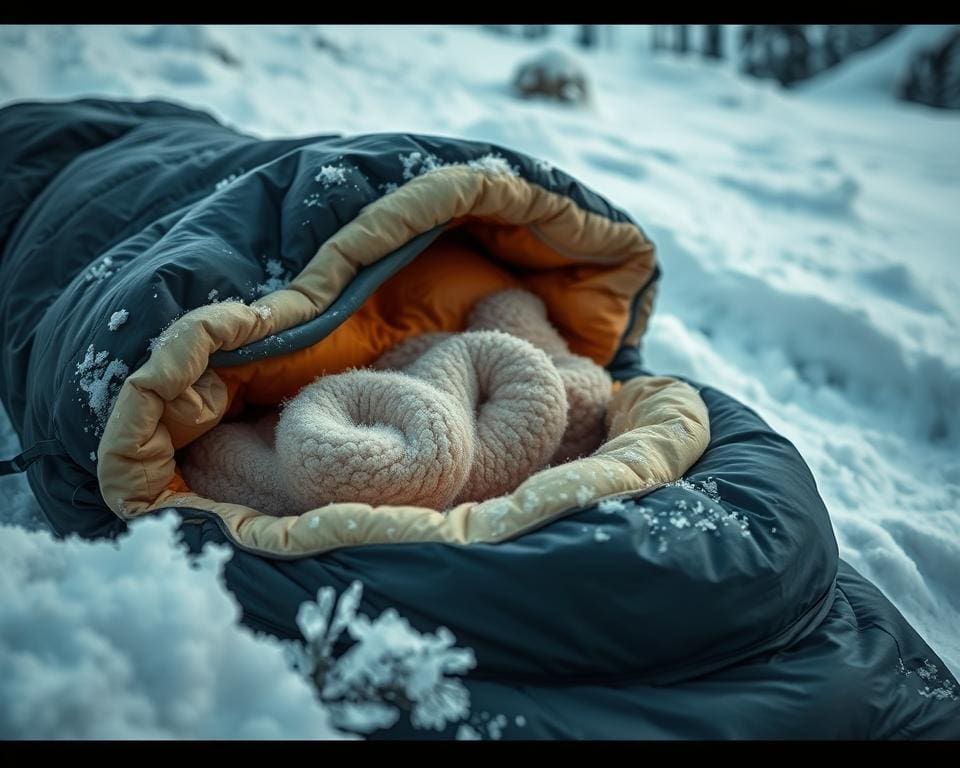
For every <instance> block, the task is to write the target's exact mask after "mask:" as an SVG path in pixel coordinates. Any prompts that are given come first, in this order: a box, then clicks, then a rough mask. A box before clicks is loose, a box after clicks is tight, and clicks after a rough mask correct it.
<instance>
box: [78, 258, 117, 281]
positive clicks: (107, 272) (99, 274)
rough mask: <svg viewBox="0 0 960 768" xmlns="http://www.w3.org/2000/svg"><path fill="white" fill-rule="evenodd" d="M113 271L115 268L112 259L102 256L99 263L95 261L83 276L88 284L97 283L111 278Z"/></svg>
mask: <svg viewBox="0 0 960 768" xmlns="http://www.w3.org/2000/svg"><path fill="white" fill-rule="evenodd" d="M115 271H116V268H115V267H114V265H113V258H112V257H110V256H104V257H103V258H102V259H100V260H99V261H95V262H94V263H93V264H91V265H90V267H89V268H88V269H87V271H86V272H84V275H83V276H84V279H85V280H86V281H87V282H88V283H99V282H101V281H103V280H106V279H107V278H109V277H112V276H113V273H114V272H115Z"/></svg>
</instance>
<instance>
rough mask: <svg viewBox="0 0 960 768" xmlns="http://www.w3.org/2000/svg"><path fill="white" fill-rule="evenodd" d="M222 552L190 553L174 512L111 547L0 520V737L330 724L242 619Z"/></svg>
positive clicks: (331, 732)
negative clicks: (225, 577)
mask: <svg viewBox="0 0 960 768" xmlns="http://www.w3.org/2000/svg"><path fill="white" fill-rule="evenodd" d="M227 556H228V555H227V550H226V549H225V548H217V547H208V548H207V549H206V550H205V551H204V553H203V554H202V555H201V556H200V557H197V558H193V559H191V558H188V557H187V555H186V554H185V553H184V551H182V549H181V546H180V545H178V544H177V534H176V526H175V517H174V516H173V515H167V516H164V517H153V518H148V519H145V520H143V521H140V522H137V523H134V524H133V525H132V526H131V528H130V532H129V534H128V535H126V536H124V537H123V539H122V540H121V541H120V546H117V545H116V544H114V543H111V542H98V543H91V542H88V541H83V540H80V539H77V538H75V537H74V538H69V539H66V540H64V541H57V540H55V539H54V538H53V537H52V536H51V535H50V534H49V533H46V532H34V533H30V532H28V531H25V530H22V529H21V528H17V527H4V528H2V529H0V560H2V562H3V564H4V565H3V569H2V570H0V594H2V595H3V599H2V600H0V701H2V702H3V706H0V738H4V739H11V738H19V739H23V738H27V739H50V738H57V739H170V738H193V739H225V738H238V737H240V738H249V739H274V738H296V739H315V738H324V737H327V738H329V737H336V736H339V735H340V734H339V732H338V731H337V730H336V729H335V728H334V727H333V726H332V725H331V723H330V718H329V715H328V713H327V712H326V711H325V710H324V708H323V707H322V706H321V705H320V704H319V703H318V702H317V701H316V699H315V694H314V691H313V689H312V688H311V686H310V685H309V684H308V683H307V681H305V680H304V679H303V678H302V677H301V676H300V675H299V674H297V673H296V672H295V671H293V670H291V669H290V668H289V666H288V665H287V662H286V657H285V655H284V653H283V649H282V647H281V644H280V643H279V642H278V641H276V640H274V639H272V638H268V637H266V636H255V635H254V634H253V633H252V632H251V631H249V630H247V629H244V628H242V627H240V626H239V625H238V623H237V622H238V619H239V616H240V608H239V606H238V605H237V603H236V602H235V601H234V600H233V598H232V597H230V596H229V593H227V592H226V591H225V590H224V588H223V585H222V583H221V577H220V575H219V573H220V570H221V567H222V564H223V562H224V561H225V559H226V557H227ZM238 694H239V695H238Z"/></svg>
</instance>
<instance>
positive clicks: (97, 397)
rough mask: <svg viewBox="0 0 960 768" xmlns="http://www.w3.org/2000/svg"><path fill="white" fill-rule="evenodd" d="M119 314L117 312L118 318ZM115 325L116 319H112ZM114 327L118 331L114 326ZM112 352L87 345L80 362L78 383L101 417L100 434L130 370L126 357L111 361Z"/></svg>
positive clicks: (94, 410)
mask: <svg viewBox="0 0 960 768" xmlns="http://www.w3.org/2000/svg"><path fill="white" fill-rule="evenodd" d="M115 316H116V315H114V317H115ZM110 322H111V324H112V323H113V318H111V319H110ZM111 330H114V329H112V328H111ZM109 355H110V353H109V351H107V350H103V351H102V352H96V351H94V348H93V344H91V345H90V346H89V347H88V348H87V352H86V354H85V355H84V358H83V360H81V361H80V362H79V363H77V370H76V373H77V384H78V386H79V387H80V389H81V390H82V391H83V392H85V393H86V395H87V405H88V406H89V408H90V410H91V411H93V413H94V415H95V416H96V417H97V422H96V425H95V426H94V432H95V434H98V435H99V434H100V432H102V431H103V427H104V426H105V425H106V423H107V417H108V416H109V415H110V411H111V409H112V408H113V403H114V401H115V400H116V398H117V394H119V392H120V386H121V385H122V384H123V380H124V379H125V378H126V377H127V374H128V373H129V372H130V369H129V368H127V365H126V363H124V362H123V361H122V360H109V359H108V358H109Z"/></svg>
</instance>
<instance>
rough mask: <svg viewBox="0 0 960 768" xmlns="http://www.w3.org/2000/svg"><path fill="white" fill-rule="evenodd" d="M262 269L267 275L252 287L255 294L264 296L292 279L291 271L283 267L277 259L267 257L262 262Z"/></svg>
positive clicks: (285, 285)
mask: <svg viewBox="0 0 960 768" xmlns="http://www.w3.org/2000/svg"><path fill="white" fill-rule="evenodd" d="M264 269H265V270H266V273H267V275H268V277H267V279H266V280H264V281H263V282H262V283H258V284H257V285H256V286H255V287H254V292H255V293H256V295H257V296H266V295H267V294H268V293H273V292H274V291H279V290H281V289H282V288H286V287H287V286H288V285H289V284H290V281H291V280H293V273H291V272H289V271H288V270H286V269H284V266H283V264H281V263H280V261H279V260H278V259H267V260H266V262H265V263H264Z"/></svg>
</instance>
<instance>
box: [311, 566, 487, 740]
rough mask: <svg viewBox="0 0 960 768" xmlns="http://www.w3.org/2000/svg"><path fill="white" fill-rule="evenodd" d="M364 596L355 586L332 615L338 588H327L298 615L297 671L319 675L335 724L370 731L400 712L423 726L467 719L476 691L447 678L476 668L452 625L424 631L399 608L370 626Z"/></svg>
mask: <svg viewBox="0 0 960 768" xmlns="http://www.w3.org/2000/svg"><path fill="white" fill-rule="evenodd" d="M362 593H363V585H362V584H361V583H360V582H359V581H355V582H353V583H352V584H351V585H350V587H349V588H348V589H347V590H346V591H345V592H344V593H343V595H341V597H340V599H339V601H337V603H336V609H335V610H334V602H335V599H334V592H333V589H331V588H330V587H323V588H321V589H320V591H319V592H318V593H317V600H316V602H307V603H304V604H303V605H302V606H301V607H300V611H299V613H298V615H297V623H298V625H299V626H300V630H301V632H302V633H303V636H304V637H305V638H306V640H307V647H306V649H305V650H304V651H303V657H302V658H301V660H300V662H299V663H298V667H300V668H301V669H303V670H305V671H307V673H308V674H309V675H311V676H316V677H317V680H318V685H319V687H320V692H321V697H322V698H323V700H324V702H325V703H326V704H327V707H328V710H329V712H330V713H331V716H332V719H333V722H334V724H336V725H338V726H340V727H342V728H345V729H347V730H351V731H358V732H361V733H369V732H371V731H374V730H377V729H379V728H387V727H390V726H391V725H393V724H394V723H395V722H396V721H397V720H398V719H399V717H400V714H401V709H407V710H409V714H410V721H411V723H412V724H413V726H414V727H415V728H421V729H436V730H442V729H443V728H444V727H445V726H446V725H447V724H448V723H456V722H458V721H460V720H462V719H464V718H466V717H467V716H468V715H469V714H470V693H469V691H468V690H467V689H466V687H465V686H464V685H463V683H462V682H461V681H460V680H458V679H456V678H453V677H448V675H462V674H465V673H467V672H468V671H469V670H471V669H472V668H473V667H474V666H476V659H475V658H474V653H473V651H472V650H470V649H469V648H456V647H454V645H453V644H454V642H456V638H455V637H454V636H453V633H451V632H450V630H448V629H447V628H446V627H440V628H438V629H437V631H436V633H426V634H421V633H420V632H418V631H417V630H415V629H414V628H413V627H412V626H411V625H410V623H409V622H408V621H407V620H406V619H404V618H402V617H401V616H400V615H399V614H398V613H397V611H396V610H395V609H393V608H388V609H386V610H385V611H383V613H381V614H380V616H379V617H377V618H376V619H374V620H373V621H371V620H370V619H369V618H367V617H366V616H364V615H363V614H360V613H358V612H357V609H358V607H359V605H360V597H361V595H362ZM345 631H346V632H347V633H348V634H349V635H350V636H351V637H352V638H353V639H354V640H355V641H356V642H355V643H354V645H352V646H351V647H350V648H349V649H348V650H347V651H346V653H344V654H343V655H342V656H340V657H339V658H337V659H334V658H332V655H331V654H332V649H333V646H334V643H336V641H337V639H338V638H339V637H340V636H341V635H342V634H343V633H344V632H345ZM387 702H396V703H387Z"/></svg>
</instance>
